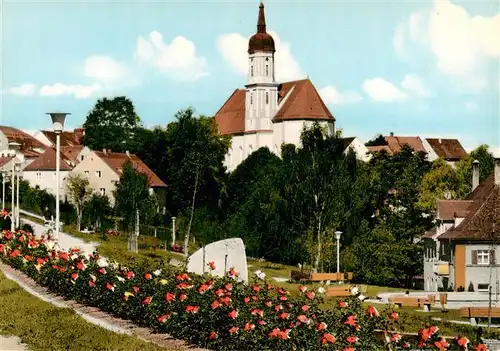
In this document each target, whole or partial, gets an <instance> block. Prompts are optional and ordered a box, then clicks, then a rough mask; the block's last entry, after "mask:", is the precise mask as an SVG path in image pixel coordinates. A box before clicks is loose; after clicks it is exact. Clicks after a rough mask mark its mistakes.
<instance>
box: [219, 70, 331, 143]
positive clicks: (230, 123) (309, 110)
mask: <svg viewBox="0 0 500 351" xmlns="http://www.w3.org/2000/svg"><path fill="white" fill-rule="evenodd" d="M245 95H246V91H245V89H236V90H235V91H234V92H233V93H232V94H231V96H230V97H229V99H228V100H227V101H226V102H225V103H224V105H222V107H221V108H220V110H219V111H217V113H216V114H215V120H216V122H217V125H218V127H219V133H220V134H223V135H225V134H240V133H244V132H245ZM283 99H286V100H285V101H284V103H283V106H281V108H280V109H279V110H278V112H277V113H276V115H275V116H274V118H273V122H280V121H286V120H311V119H313V120H331V121H332V122H333V121H335V118H334V117H333V115H332V114H331V113H330V111H329V110H328V108H327V107H326V105H325V104H324V102H323V100H322V99H321V97H320V96H319V94H318V92H317V90H316V88H315V87H314V85H313V84H312V82H311V81H310V80H309V79H303V80H297V81H293V82H287V83H283V84H281V89H280V90H279V97H278V103H281V102H282V101H283Z"/></svg>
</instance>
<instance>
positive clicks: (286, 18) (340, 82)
mask: <svg viewBox="0 0 500 351" xmlns="http://www.w3.org/2000/svg"><path fill="white" fill-rule="evenodd" d="M0 6H1V8H0V13H1V14H2V24H1V25H2V28H1V33H2V36H1V47H0V49H1V50H0V51H1V55H2V56H1V59H2V60H1V71H0V73H1V93H2V94H1V101H0V106H1V112H0V113H1V116H0V123H1V124H3V125H10V126H14V127H17V128H20V129H23V130H27V131H36V130H37V129H40V128H42V129H50V128H51V122H50V118H49V117H48V116H46V115H45V113H46V112H52V111H64V112H70V113H71V115H70V116H69V117H68V119H67V123H66V127H67V128H74V127H78V126H80V125H81V124H82V123H83V122H84V121H85V118H86V116H87V114H88V112H89V111H90V110H91V109H92V107H93V106H94V104H95V102H96V101H97V99H98V98H101V97H104V96H108V97H112V96H117V95H125V96H128V97H130V98H131V99H132V101H133V102H134V105H135V107H136V110H137V113H138V115H139V116H140V117H141V119H142V121H143V123H144V125H146V126H148V127H152V126H155V125H166V124H167V123H169V122H170V121H172V120H174V115H175V113H176V112H177V111H179V110H181V109H184V108H187V107H189V106H191V107H193V108H194V109H195V110H196V111H197V113H199V114H204V115H214V114H215V113H216V112H217V110H218V109H219V108H220V107H221V106H222V104H223V103H224V102H225V101H226V99H227V98H228V97H229V96H230V95H231V93H232V92H233V91H234V89H236V88H243V86H244V84H245V83H246V72H247V69H248V68H247V52H246V51H247V48H248V38H249V37H250V36H251V35H252V34H254V33H255V32H256V24H257V14H258V6H259V1H245V2H239V1H196V2H195V1H183V2H180V1H177V2H174V1H136V2H133V1H112V0H108V1H85V2H83V1H79V2H77V1H68V0H65V1H61V2H58V1H48V0H47V1H43V2H42V1H39V2H37V1H26V2H23V1H7V0H3V1H2V2H1V5H0ZM265 11H266V21H267V29H268V32H270V33H271V34H272V35H273V37H274V39H275V42H276V53H275V60H276V67H275V69H276V79H277V80H278V81H279V82H285V81H290V80H296V79H302V78H306V77H309V78H310V79H311V81H312V82H313V83H314V85H315V87H316V89H317V90H318V91H319V93H320V95H321V96H322V98H323V99H324V101H325V103H326V104H327V106H328V108H329V109H330V111H331V112H332V114H333V115H334V116H335V118H336V120H337V122H336V125H337V128H340V129H342V131H343V135H344V136H358V137H359V138H360V139H361V140H363V141H367V140H369V139H370V138H372V137H373V136H375V135H376V134H378V133H382V134H384V135H388V134H389V133H390V132H394V133H395V135H418V136H421V137H442V138H448V137H451V138H458V139H459V140H460V141H461V142H462V144H463V145H464V147H466V149H471V148H474V147H476V146H478V145H480V144H484V143H486V144H488V145H490V146H491V147H492V149H493V150H495V152H498V151H500V149H498V148H499V147H500V97H499V79H500V78H499V74H500V72H499V70H500V68H499V67H500V35H498V33H500V5H499V2H498V1H479V0H478V1H468V2H459V1H448V0H436V1H427V2H425V1H404V0H400V1H385V2H381V1H369V0H365V1H317V2H315V1H291V0H289V1H279V2H278V1H265ZM497 149H498V151H497Z"/></svg>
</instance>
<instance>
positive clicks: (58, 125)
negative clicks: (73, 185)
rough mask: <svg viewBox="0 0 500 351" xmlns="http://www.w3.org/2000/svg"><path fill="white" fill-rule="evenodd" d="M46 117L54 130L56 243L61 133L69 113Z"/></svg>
mask: <svg viewBox="0 0 500 351" xmlns="http://www.w3.org/2000/svg"><path fill="white" fill-rule="evenodd" d="M47 115H50V118H52V126H53V128H54V133H55V134H56V234H55V236H54V239H55V240H56V241H57V240H58V239H59V222H60V221H59V216H60V213H59V200H60V199H59V191H60V189H59V188H60V185H59V183H60V181H61V180H60V177H61V175H60V170H59V169H60V167H61V155H60V152H61V133H62V131H63V130H64V120H65V119H66V116H67V115H70V113H66V112H49V113H47Z"/></svg>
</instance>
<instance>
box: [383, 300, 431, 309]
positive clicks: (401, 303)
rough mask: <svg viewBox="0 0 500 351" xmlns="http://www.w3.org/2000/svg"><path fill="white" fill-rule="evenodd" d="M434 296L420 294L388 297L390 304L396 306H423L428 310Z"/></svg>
mask: <svg viewBox="0 0 500 351" xmlns="http://www.w3.org/2000/svg"><path fill="white" fill-rule="evenodd" d="M434 301H435V298H434V297H433V298H429V297H422V296H392V297H390V298H389V304H390V305H396V306H397V307H425V308H426V309H427V310H428V311H429V310H430V309H431V306H432V305H433V304H434Z"/></svg>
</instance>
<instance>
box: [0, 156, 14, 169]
mask: <svg viewBox="0 0 500 351" xmlns="http://www.w3.org/2000/svg"><path fill="white" fill-rule="evenodd" d="M13 158H14V157H13V156H6V157H0V167H3V166H4V165H5V164H6V163H7V162H9V161H10V160H12V159H13Z"/></svg>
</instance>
